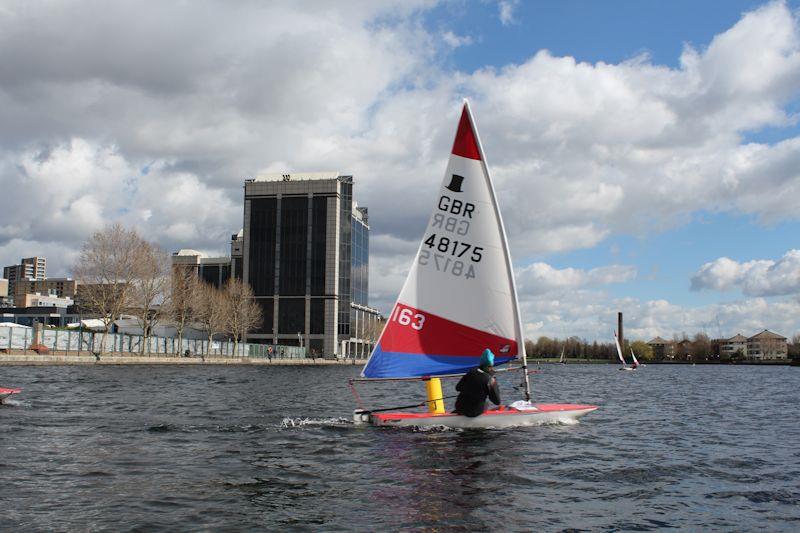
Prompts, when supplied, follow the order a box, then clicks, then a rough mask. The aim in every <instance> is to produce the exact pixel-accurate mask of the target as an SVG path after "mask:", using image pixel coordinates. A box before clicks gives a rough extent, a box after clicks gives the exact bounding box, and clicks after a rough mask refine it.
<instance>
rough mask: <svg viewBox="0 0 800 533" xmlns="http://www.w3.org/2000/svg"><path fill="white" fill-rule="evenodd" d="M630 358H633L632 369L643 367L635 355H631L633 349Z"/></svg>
mask: <svg viewBox="0 0 800 533" xmlns="http://www.w3.org/2000/svg"><path fill="white" fill-rule="evenodd" d="M631 357H633V368H639V367H640V366H644V365H643V364H642V363H640V362H639V360H638V359H636V354H635V353H633V348H631Z"/></svg>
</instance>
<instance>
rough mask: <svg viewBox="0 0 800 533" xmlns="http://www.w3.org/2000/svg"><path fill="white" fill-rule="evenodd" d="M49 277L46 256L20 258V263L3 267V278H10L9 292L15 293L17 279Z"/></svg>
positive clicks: (10, 293) (11, 294) (10, 294)
mask: <svg viewBox="0 0 800 533" xmlns="http://www.w3.org/2000/svg"><path fill="white" fill-rule="evenodd" d="M46 277H47V259H45V258H44V257H26V258H23V259H20V262H19V264H18V265H9V266H7V267H3V278H5V279H7V280H8V294H9V296H12V297H13V295H14V293H15V291H16V284H17V281H22V280H39V281H41V280H43V279H45V278H46Z"/></svg>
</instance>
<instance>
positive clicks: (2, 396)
mask: <svg viewBox="0 0 800 533" xmlns="http://www.w3.org/2000/svg"><path fill="white" fill-rule="evenodd" d="M20 392H22V389H7V388H4V387H0V403H3V402H4V401H5V400H6V398H8V397H9V396H11V395H12V394H19V393H20Z"/></svg>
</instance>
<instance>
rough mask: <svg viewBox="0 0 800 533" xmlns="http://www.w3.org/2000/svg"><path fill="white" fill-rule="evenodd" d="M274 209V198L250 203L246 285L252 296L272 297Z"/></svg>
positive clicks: (275, 217)
mask: <svg viewBox="0 0 800 533" xmlns="http://www.w3.org/2000/svg"><path fill="white" fill-rule="evenodd" d="M277 207H278V201H277V199H275V198H254V199H252V200H250V232H249V234H248V238H249V240H250V243H249V245H250V246H249V248H250V250H249V257H248V267H249V270H248V278H249V280H248V281H249V283H250V286H251V287H252V288H253V292H254V293H255V295H256V296H272V295H273V294H275V231H276V221H277V213H278V211H277ZM270 333H272V332H271V331H270Z"/></svg>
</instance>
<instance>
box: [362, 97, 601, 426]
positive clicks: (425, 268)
mask: <svg viewBox="0 0 800 533" xmlns="http://www.w3.org/2000/svg"><path fill="white" fill-rule="evenodd" d="M485 349H489V350H491V351H492V352H493V353H494V354H495V364H496V365H502V364H504V363H508V362H509V361H513V360H517V359H519V360H520V361H521V363H522V366H521V371H522V373H523V384H524V389H525V400H524V401H522V402H515V403H514V404H512V405H511V406H504V407H501V408H500V409H497V410H489V411H487V412H485V413H484V414H483V415H480V416H477V417H472V418H471V417H466V416H462V415H459V414H456V413H447V412H445V409H444V399H445V397H444V396H443V394H442V390H441V382H440V380H439V378H438V377H437V376H444V375H449V376H452V375H459V374H463V373H465V372H467V371H468V370H470V369H471V368H474V367H476V366H478V362H479V358H480V355H481V353H482V352H483V351H484V350H485ZM361 376H362V380H369V381H376V380H391V379H401V380H424V381H425V382H426V388H427V391H428V400H427V402H423V403H422V404H420V406H424V405H427V406H428V412H427V413H425V412H386V411H398V410H400V409H404V408H408V407H409V406H405V407H400V408H395V409H392V408H385V409H372V410H369V409H365V408H361V409H358V410H356V411H355V412H354V420H355V422H356V423H362V424H363V423H366V424H373V425H378V426H386V425H391V426H446V427H454V428H459V427H516V426H526V425H532V424H537V423H541V422H549V421H566V420H574V419H576V418H578V417H580V416H583V415H585V414H586V413H589V412H591V411H593V410H595V409H597V407H596V406H593V405H574V404H532V403H531V402H530V399H531V395H530V383H529V380H528V371H527V361H526V358H525V343H524V339H523V336H522V321H521V319H520V313H519V302H518V300H517V290H516V284H515V280H514V274H513V268H512V265H511V257H510V254H509V250H508V242H507V238H506V233H505V228H504V227H503V220H502V217H501V216H500V210H499V208H498V205H497V199H496V195H495V191H494V186H493V184H492V181H491V178H490V176H489V172H488V168H487V165H486V159H485V157H484V154H483V150H482V148H481V144H480V139H479V138H478V135H477V131H476V129H475V123H474V120H473V119H472V114H471V112H470V108H469V104H468V103H467V102H466V101H465V103H464V108H463V110H462V113H461V119H460V121H459V125H458V130H457V132H456V137H455V141H454V143H453V149H452V152H451V155H450V161H449V163H448V166H447V172H446V174H445V177H444V180H443V181H442V184H441V187H440V190H439V193H438V200H437V202H436V207H435V209H434V210H433V214H432V215H431V217H430V220H429V221H428V226H427V229H426V230H425V234H424V236H423V238H422V242H421V243H420V246H419V249H418V250H417V255H416V257H415V258H414V262H413V264H412V265H411V269H410V271H409V273H408V277H407V278H406V281H405V284H404V285H403V288H402V290H401V291H400V294H399V296H398V298H397V302H396V303H395V305H394V308H393V309H392V312H391V314H390V315H389V319H388V320H387V323H386V325H385V327H384V329H383V332H382V333H381V336H380V338H379V339H378V342H377V344H376V346H375V349H374V350H373V352H372V354H371V355H370V358H369V360H368V361H367V364H366V365H365V366H364V369H363V370H362V372H361ZM354 381H361V380H354ZM356 398H357V399H358V396H357V395H356ZM411 407H414V406H411Z"/></svg>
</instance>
